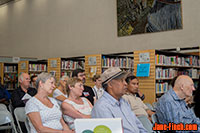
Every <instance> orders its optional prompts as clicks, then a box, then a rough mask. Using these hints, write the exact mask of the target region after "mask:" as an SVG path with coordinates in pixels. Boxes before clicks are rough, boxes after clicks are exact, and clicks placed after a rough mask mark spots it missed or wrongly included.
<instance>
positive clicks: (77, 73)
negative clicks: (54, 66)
mask: <svg viewBox="0 0 200 133" xmlns="http://www.w3.org/2000/svg"><path fill="white" fill-rule="evenodd" d="M72 77H77V78H79V79H80V80H81V81H82V82H83V84H85V80H86V76H85V71H84V70H82V69H76V70H74V71H73V72H72ZM82 97H85V98H87V99H88V100H89V101H90V102H91V104H92V105H93V104H94V97H95V94H94V92H93V90H92V88H91V87H90V86H87V85H84V91H83V94H82Z"/></svg>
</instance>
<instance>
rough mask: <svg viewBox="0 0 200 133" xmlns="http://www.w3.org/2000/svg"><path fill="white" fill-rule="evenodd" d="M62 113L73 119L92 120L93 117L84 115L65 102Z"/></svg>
mask: <svg viewBox="0 0 200 133" xmlns="http://www.w3.org/2000/svg"><path fill="white" fill-rule="evenodd" d="M61 106H62V112H63V114H65V115H68V116H70V117H72V118H91V115H84V114H82V113H81V112H79V111H78V110H76V109H75V108H74V107H73V106H72V105H70V104H69V103H66V102H63V103H62V105H61Z"/></svg>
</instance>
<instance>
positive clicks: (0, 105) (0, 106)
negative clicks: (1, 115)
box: [0, 103, 8, 111]
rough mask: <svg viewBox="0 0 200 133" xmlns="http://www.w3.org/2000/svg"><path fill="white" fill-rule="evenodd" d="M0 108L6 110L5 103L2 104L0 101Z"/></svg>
mask: <svg viewBox="0 0 200 133" xmlns="http://www.w3.org/2000/svg"><path fill="white" fill-rule="evenodd" d="M1 110H8V109H7V107H6V105H5V104H3V103H0V111H1Z"/></svg>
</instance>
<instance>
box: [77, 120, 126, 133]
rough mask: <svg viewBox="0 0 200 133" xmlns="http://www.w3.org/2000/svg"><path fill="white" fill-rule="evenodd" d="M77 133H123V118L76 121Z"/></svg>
mask: <svg viewBox="0 0 200 133" xmlns="http://www.w3.org/2000/svg"><path fill="white" fill-rule="evenodd" d="M74 124H75V132H76V133H123V129H122V119H121V118H96V119H95V118H91V119H75V121H74Z"/></svg>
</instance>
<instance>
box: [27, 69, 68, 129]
mask: <svg viewBox="0 0 200 133" xmlns="http://www.w3.org/2000/svg"><path fill="white" fill-rule="evenodd" d="M36 88H37V90H38V92H37V94H36V95H35V96H34V97H32V98H31V99H30V100H29V101H28V102H27V103H26V106H25V112H26V114H27V116H28V118H29V122H30V132H31V133H37V132H56V133H71V132H72V131H71V130H70V129H69V127H68V126H67V125H66V123H65V122H64V120H63V118H62V112H61V111H60V106H59V105H58V104H57V102H56V100H55V99H53V98H51V97H48V95H49V94H51V93H52V91H53V89H54V88H55V79H54V77H53V76H52V75H51V74H48V73H41V74H39V75H38V78H37V80H36Z"/></svg>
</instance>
